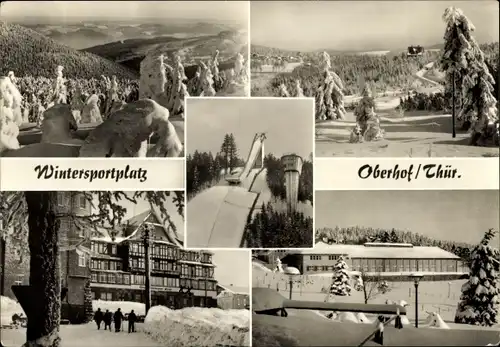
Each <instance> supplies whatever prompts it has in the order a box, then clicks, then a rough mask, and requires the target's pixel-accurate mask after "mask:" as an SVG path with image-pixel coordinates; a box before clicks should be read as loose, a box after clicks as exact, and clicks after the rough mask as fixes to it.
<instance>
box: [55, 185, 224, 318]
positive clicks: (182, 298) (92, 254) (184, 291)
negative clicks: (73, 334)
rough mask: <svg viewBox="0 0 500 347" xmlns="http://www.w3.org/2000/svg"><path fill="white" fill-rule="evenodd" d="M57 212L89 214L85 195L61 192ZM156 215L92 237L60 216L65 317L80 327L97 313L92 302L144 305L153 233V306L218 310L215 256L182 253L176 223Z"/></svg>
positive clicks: (143, 215)
mask: <svg viewBox="0 0 500 347" xmlns="http://www.w3.org/2000/svg"><path fill="white" fill-rule="evenodd" d="M58 210H59V212H60V213H67V214H68V215H70V216H88V215H90V214H91V206H90V203H89V202H88V201H87V200H86V198H85V196H83V195H82V194H78V193H74V192H59V193H58ZM160 220H161V219H160V218H159V216H158V215H157V214H156V212H155V211H153V210H150V211H146V212H143V213H141V214H139V215H136V216H135V217H133V218H131V219H130V220H128V221H127V222H126V223H125V226H124V227H122V228H119V230H116V237H115V238H113V239H112V238H111V237H109V235H108V234H107V233H106V232H103V235H102V236H100V237H92V235H91V233H92V232H93V231H91V230H81V228H77V227H76V225H74V221H73V220H72V217H66V218H61V224H60V228H59V239H60V241H59V244H60V259H61V261H60V268H61V284H62V287H63V290H64V291H65V292H66V295H65V296H64V299H63V302H62V318H63V319H67V320H69V321H71V322H72V323H78V322H81V321H83V320H84V319H85V316H86V315H88V314H89V312H88V311H89V310H91V309H92V302H91V299H101V300H117V301H120V300H123V301H125V300H127V301H136V302H144V300H145V297H144V293H145V266H144V265H145V264H144V262H145V254H144V253H145V252H144V241H143V238H142V236H143V231H144V227H145V225H149V226H151V227H152V228H151V229H150V230H151V232H150V245H151V246H150V255H151V263H150V270H151V277H150V278H151V282H150V285H151V299H152V305H166V306H169V307H175V308H182V307H186V306H206V307H216V306H217V281H216V280H215V279H214V268H215V265H214V264H213V263H212V253H210V252H208V251H189V250H184V249H182V240H180V239H179V238H178V237H177V235H176V233H175V232H174V231H173V230H174V228H173V225H168V226H165V225H164V223H162V222H160Z"/></svg>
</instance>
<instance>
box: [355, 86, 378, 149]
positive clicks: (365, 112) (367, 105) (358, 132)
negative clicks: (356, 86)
mask: <svg viewBox="0 0 500 347" xmlns="http://www.w3.org/2000/svg"><path fill="white" fill-rule="evenodd" d="M361 96H362V99H361V100H360V101H359V103H358V105H357V106H356V109H355V110H354V116H355V117H356V126H355V127H354V129H353V130H352V132H351V140H350V141H351V142H353V143H356V142H363V141H364V140H366V141H372V140H379V139H381V138H382V137H383V131H382V129H381V128H380V121H379V119H378V116H377V114H376V113H375V99H374V98H373V95H372V91H371V88H370V86H369V85H368V83H364V85H363V89H362V93H361Z"/></svg>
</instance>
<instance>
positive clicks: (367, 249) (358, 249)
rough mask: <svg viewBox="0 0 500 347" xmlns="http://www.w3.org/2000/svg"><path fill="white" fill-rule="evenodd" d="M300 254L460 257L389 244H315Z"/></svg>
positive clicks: (353, 256)
mask: <svg viewBox="0 0 500 347" xmlns="http://www.w3.org/2000/svg"><path fill="white" fill-rule="evenodd" d="M297 252H298V253H300V254H311V255H320V254H325V255H330V254H345V255H348V256H349V257H350V258H385V259H460V257H458V256H456V255H454V254H452V253H450V252H447V251H445V250H444V249H441V248H439V247H427V246H413V247H408V246H407V245H403V246H398V245H397V244H392V247H391V246H390V245H389V244H386V245H384V246H376V245H373V244H371V245H369V246H365V245H342V244H332V245H329V244H326V243H324V242H317V243H316V245H315V246H314V248H310V249H302V250H299V251H297Z"/></svg>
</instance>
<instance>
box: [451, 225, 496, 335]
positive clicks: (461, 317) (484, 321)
mask: <svg viewBox="0 0 500 347" xmlns="http://www.w3.org/2000/svg"><path fill="white" fill-rule="evenodd" d="M496 233H497V231H495V230H493V229H490V230H488V232H486V234H485V235H484V238H483V240H482V241H481V243H480V244H479V245H477V246H476V247H475V248H474V250H473V251H472V255H471V264H470V275H469V280H468V281H467V282H466V283H464V285H463V286H462V296H461V297H460V302H459V303H458V308H457V312H456V314H455V323H465V324H471V325H482V326H493V325H495V324H497V323H498V319H497V316H498V310H499V307H498V306H499V304H500V283H499V281H500V276H499V271H500V252H499V250H498V249H495V248H493V247H492V246H491V245H490V242H491V240H492V239H493V237H494V236H495V234H496Z"/></svg>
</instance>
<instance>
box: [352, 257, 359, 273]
mask: <svg viewBox="0 0 500 347" xmlns="http://www.w3.org/2000/svg"><path fill="white" fill-rule="evenodd" d="M352 270H353V271H360V270H361V261H360V259H357V258H354V259H352Z"/></svg>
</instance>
